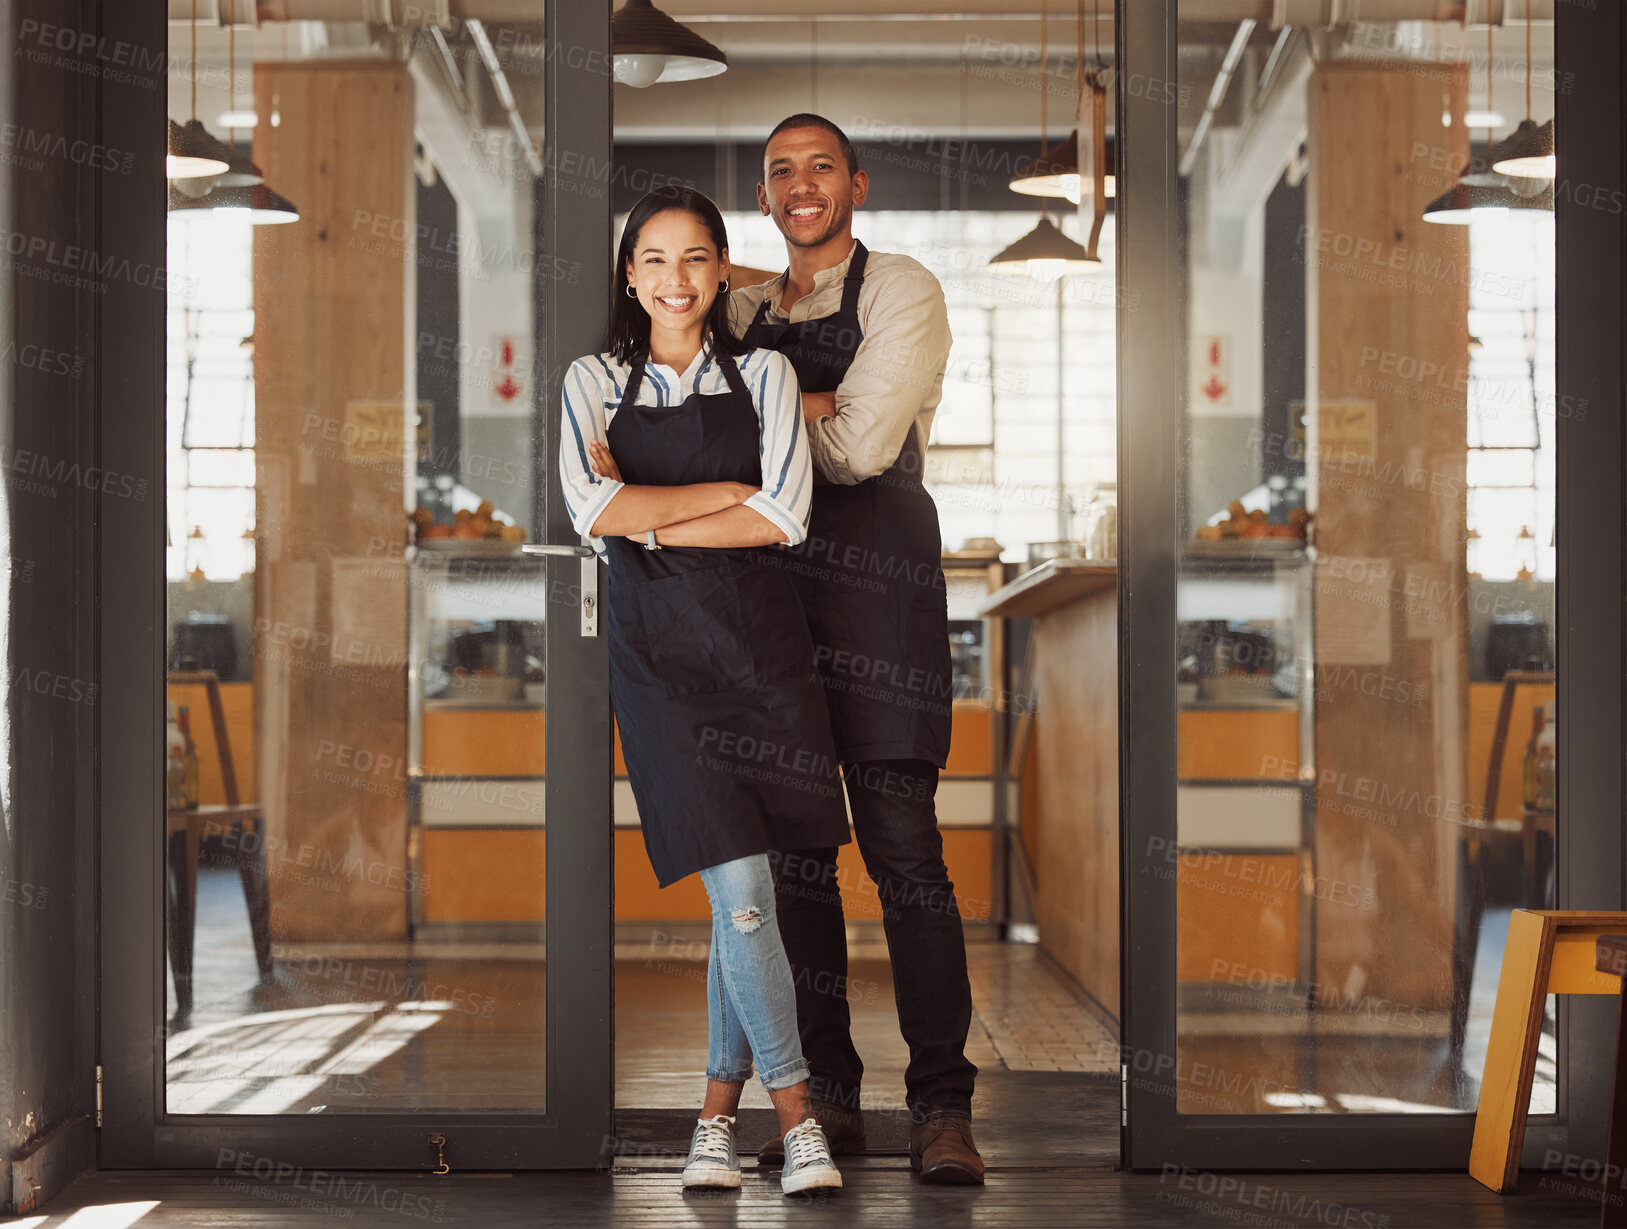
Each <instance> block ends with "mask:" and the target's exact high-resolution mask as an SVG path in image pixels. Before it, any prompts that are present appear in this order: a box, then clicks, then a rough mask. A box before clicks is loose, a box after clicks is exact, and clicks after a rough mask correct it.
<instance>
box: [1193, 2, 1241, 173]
mask: <svg viewBox="0 0 1627 1229" xmlns="http://www.w3.org/2000/svg"><path fill="white" fill-rule="evenodd" d="M1253 33H1254V22H1253V21H1252V20H1250V19H1249V18H1246V17H1245V18H1244V19H1243V20H1242V21H1240V22H1239V23H1238V25H1237V33H1235V34H1233V35H1232V42H1231V46H1230V47H1228V48H1226V58H1225V59H1223V60H1222V61H1221V62H1220V71H1219V72H1217V73H1216V74H1215V80H1214V84H1213V85H1211V86H1210V87H1209V100H1208V101H1207V102H1206V103H1204V105H1203V114H1202V115H1201V116H1199V117H1198V126H1197V127H1196V128H1194V129H1193V130H1192V139H1191V140H1189V141H1188V142H1187V143H1186V152H1185V153H1183V154H1182V155H1181V166H1180V174H1181V178H1182V179H1185V178H1186V177H1187V176H1188V175H1190V174H1192V164H1193V163H1195V162H1196V161H1197V159H1198V151H1199V150H1200V149H1202V148H1203V139H1204V138H1205V137H1206V136H1208V135H1209V125H1211V124H1212V123H1214V120H1215V112H1216V111H1218V110H1220V104H1221V103H1223V102H1225V101H1226V91H1227V90H1228V89H1230V88H1231V83H1232V74H1233V73H1235V72H1236V71H1237V65H1238V64H1239V63H1240V62H1241V61H1242V59H1243V52H1244V50H1245V49H1246V48H1247V47H1248V41H1249V36H1250V35H1252V34H1253Z"/></svg>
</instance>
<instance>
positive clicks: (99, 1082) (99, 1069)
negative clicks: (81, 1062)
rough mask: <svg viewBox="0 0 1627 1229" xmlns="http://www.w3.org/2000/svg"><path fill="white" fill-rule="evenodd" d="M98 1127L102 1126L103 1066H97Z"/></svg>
mask: <svg viewBox="0 0 1627 1229" xmlns="http://www.w3.org/2000/svg"><path fill="white" fill-rule="evenodd" d="M96 1125H97V1126H101V1125H102V1064H101V1063H97V1064H96Z"/></svg>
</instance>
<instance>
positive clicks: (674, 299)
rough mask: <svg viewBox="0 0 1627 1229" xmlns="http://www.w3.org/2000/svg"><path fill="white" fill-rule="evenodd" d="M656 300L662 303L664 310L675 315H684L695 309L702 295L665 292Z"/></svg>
mask: <svg viewBox="0 0 1627 1229" xmlns="http://www.w3.org/2000/svg"><path fill="white" fill-rule="evenodd" d="M655 301H656V302H657V303H659V304H660V305H661V307H662V310H664V311H667V312H670V313H671V314H672V315H674V316H682V315H685V314H687V313H689V312H691V311H694V310H695V305H696V304H697V303H699V302H700V296H699V295H696V294H663V295H657V296H656V299H655Z"/></svg>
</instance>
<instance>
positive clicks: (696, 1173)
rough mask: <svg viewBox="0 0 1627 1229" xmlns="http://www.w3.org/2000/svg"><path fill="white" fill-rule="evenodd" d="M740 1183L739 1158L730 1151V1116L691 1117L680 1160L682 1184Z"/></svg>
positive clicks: (731, 1185)
mask: <svg viewBox="0 0 1627 1229" xmlns="http://www.w3.org/2000/svg"><path fill="white" fill-rule="evenodd" d="M739 1185H740V1158H739V1157H738V1156H736V1155H735V1151H734V1119H733V1118H726V1117H724V1116H723V1115H722V1114H717V1115H714V1116H713V1117H711V1118H697V1119H696V1120H695V1138H694V1139H692V1140H690V1141H689V1159H688V1160H687V1161H685V1162H684V1186H685V1187H686V1188H687V1187H691V1186H727V1187H736V1186H739Z"/></svg>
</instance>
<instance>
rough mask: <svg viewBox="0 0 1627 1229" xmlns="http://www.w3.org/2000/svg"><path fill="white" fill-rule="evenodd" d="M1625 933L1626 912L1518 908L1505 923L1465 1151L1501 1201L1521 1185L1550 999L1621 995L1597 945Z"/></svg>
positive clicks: (1471, 1169) (1472, 1173)
mask: <svg viewBox="0 0 1627 1229" xmlns="http://www.w3.org/2000/svg"><path fill="white" fill-rule="evenodd" d="M1624 929H1627V913H1606V912H1584V911H1580V910H1557V909H1516V910H1514V913H1513V915H1512V916H1511V917H1510V918H1509V923H1508V946H1507V947H1506V948H1504V950H1503V969H1502V972H1501V974H1500V975H1499V976H1498V979H1497V1007H1496V1010H1495V1011H1494V1013H1493V1014H1492V1021H1491V1039H1490V1041H1489V1043H1488V1044H1487V1046H1486V1067H1485V1071H1484V1073H1483V1074H1482V1076H1481V1080H1480V1104H1479V1106H1478V1107H1477V1108H1476V1110H1475V1121H1474V1143H1473V1145H1472V1146H1471V1148H1470V1150H1469V1174H1470V1176H1471V1177H1473V1178H1474V1179H1475V1180H1476V1181H1478V1182H1480V1183H1481V1184H1482V1185H1484V1186H1488V1187H1490V1188H1491V1189H1492V1190H1494V1191H1496V1192H1498V1193H1499V1194H1507V1193H1509V1192H1510V1191H1512V1190H1513V1189H1514V1187H1515V1185H1516V1184H1517V1183H1518V1181H1519V1176H1520V1145H1521V1144H1522V1143H1523V1142H1524V1141H1525V1120H1526V1115H1527V1114H1528V1113H1529V1112H1530V1109H1531V1077H1532V1074H1533V1073H1534V1072H1535V1070H1536V1064H1537V1041H1538V1039H1539V1038H1540V1037H1541V1035H1542V1013H1543V1008H1544V1006H1545V1005H1546V1003H1547V998H1548V996H1549V995H1550V994H1613V995H1618V996H1619V995H1620V994H1621V982H1622V979H1621V977H1620V976H1618V975H1616V974H1614V973H1610V972H1603V971H1600V970H1599V969H1598V968H1597V962H1598V944H1599V939H1600V938H1602V937H1604V936H1607V935H1612V934H1620V933H1621V932H1622V931H1623V930H1624ZM1618 1062H1619V1058H1618Z"/></svg>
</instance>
